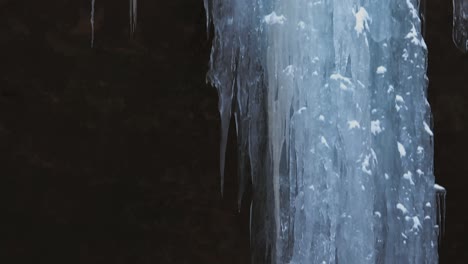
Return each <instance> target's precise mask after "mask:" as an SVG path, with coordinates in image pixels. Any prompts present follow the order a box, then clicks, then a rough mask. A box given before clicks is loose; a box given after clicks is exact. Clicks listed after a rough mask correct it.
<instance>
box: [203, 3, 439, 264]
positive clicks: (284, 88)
mask: <svg viewBox="0 0 468 264" xmlns="http://www.w3.org/2000/svg"><path fill="white" fill-rule="evenodd" d="M205 8H206V10H207V20H208V21H207V23H208V26H209V27H211V26H213V32H214V36H213V47H212V52H211V62H210V71H209V73H208V80H209V81H210V82H211V83H212V84H213V85H214V86H215V87H216V88H217V89H218V93H219V111H220V115H221V120H222V121H221V122H222V124H221V127H222V136H221V139H222V140H221V166H220V167H221V174H223V171H224V156H225V149H226V141H227V133H228V129H229V128H228V126H229V123H230V118H231V115H233V116H234V119H235V122H236V131H237V136H238V142H239V143H238V145H239V146H238V147H239V151H238V153H239V170H240V172H241V175H240V183H241V186H240V187H239V190H240V191H239V199H242V193H243V190H244V187H245V185H246V184H248V183H249V182H251V183H252V186H253V198H252V204H251V208H250V210H251V248H252V261H253V263H278V264H279V263H320V264H322V263H344V264H365V263H388V264H390V263H399V264H405V263H438V253H437V248H438V237H437V236H438V233H439V232H440V231H439V227H438V226H439V224H440V223H439V222H440V220H438V219H439V216H438V214H437V210H438V208H437V204H438V200H437V199H436V191H439V192H440V191H441V188H442V187H440V188H439V187H438V185H435V182H434V174H433V132H432V130H431V112H430V107H429V103H428V101H427V99H426V96H427V91H426V89H427V84H428V80H427V77H426V68H427V47H426V44H425V42H424V39H423V37H422V35H421V26H422V25H421V19H420V2H419V0H205ZM222 184H223V180H221V185H222ZM221 188H222V186H221ZM436 189H437V190H436Z"/></svg>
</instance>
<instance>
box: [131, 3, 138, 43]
mask: <svg viewBox="0 0 468 264" xmlns="http://www.w3.org/2000/svg"><path fill="white" fill-rule="evenodd" d="M129 2H130V9H129V11H130V16H129V18H130V35H132V36H133V34H134V33H135V29H136V25H137V0H129Z"/></svg>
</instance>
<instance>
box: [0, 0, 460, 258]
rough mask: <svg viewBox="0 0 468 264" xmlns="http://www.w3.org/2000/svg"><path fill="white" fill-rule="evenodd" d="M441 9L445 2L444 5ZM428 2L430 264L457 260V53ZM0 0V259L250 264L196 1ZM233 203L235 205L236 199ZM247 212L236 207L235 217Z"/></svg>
mask: <svg viewBox="0 0 468 264" xmlns="http://www.w3.org/2000/svg"><path fill="white" fill-rule="evenodd" d="M445 2H447V3H445ZM449 2H450V1H428V4H427V31H426V42H427V45H428V47H429V79H430V84H429V99H430V103H431V105H432V109H433V113H434V126H435V127H434V132H435V149H436V152H435V153H436V154H435V155H436V156H435V172H436V177H437V181H438V183H440V184H441V185H443V186H445V187H446V188H447V190H448V195H447V219H446V234H445V235H444V237H443V240H442V245H441V263H467V262H468V251H466V249H467V248H468V227H466V225H467V224H466V223H468V213H467V212H468V203H466V201H467V199H468V198H467V196H466V191H465V189H466V186H467V183H468V180H467V177H466V176H467V175H468V162H467V161H468V154H466V149H468V139H467V135H468V133H467V132H468V131H467V129H468V115H467V109H468V107H467V102H468V100H467V99H468V57H467V56H466V55H462V54H461V53H459V52H458V51H457V50H456V48H455V47H454V46H453V44H452V41H451V5H450V3H449ZM127 8H128V1H110V0H101V1H96V18H95V21H96V27H95V29H96V32H95V47H94V48H93V49H91V48H90V36H91V34H90V33H91V32H90V26H89V11H90V1H72V0H62V1H58V0H53V1H48V2H47V3H45V2H41V1H26V0H15V1H11V0H1V1H0V21H1V22H0V32H2V33H1V34H0V65H2V70H1V71H0V164H1V166H0V194H1V195H0V197H1V198H2V199H0V208H2V214H1V217H0V235H1V241H2V246H1V247H0V258H1V260H0V262H1V263H248V262H249V258H250V256H249V238H248V236H249V234H248V232H249V230H248V220H249V216H248V210H242V211H241V212H240V213H238V212H237V205H236V201H235V196H236V192H237V186H236V181H237V180H236V158H235V156H236V150H235V144H236V142H235V137H234V136H233V135H234V130H231V135H232V136H231V138H230V142H229V146H228V154H227V155H228V162H227V167H226V169H227V172H226V173H227V175H226V183H225V196H224V198H221V195H220V190H219V175H218V154H219V153H218V144H219V117H218V112H217V94H216V91H215V89H214V88H212V87H209V86H207V85H206V84H205V73H206V71H207V63H208V59H209V48H210V42H209V40H207V38H206V31H205V15H204V10H203V3H202V1H201V0H184V1H179V0H177V1H166V2H161V1H144V0H140V1H139V15H138V17H139V21H138V28H137V32H136V35H135V37H134V38H130V37H129V26H128V10H127ZM246 200H247V199H246ZM247 205H248V203H247V202H246V203H245V206H244V208H247Z"/></svg>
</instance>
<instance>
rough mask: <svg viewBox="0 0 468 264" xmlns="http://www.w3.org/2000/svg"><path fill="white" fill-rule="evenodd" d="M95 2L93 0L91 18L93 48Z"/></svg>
mask: <svg viewBox="0 0 468 264" xmlns="http://www.w3.org/2000/svg"><path fill="white" fill-rule="evenodd" d="M94 3H95V0H91V18H90V19H89V22H90V24H91V48H92V47H93V46H94Z"/></svg>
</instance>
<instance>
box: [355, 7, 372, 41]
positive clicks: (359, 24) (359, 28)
mask: <svg viewBox="0 0 468 264" xmlns="http://www.w3.org/2000/svg"><path fill="white" fill-rule="evenodd" d="M354 16H355V18H356V25H355V26H354V30H356V32H357V34H358V35H359V34H362V32H363V31H364V30H365V29H366V30H368V29H369V24H368V23H367V21H368V20H369V14H368V13H367V11H366V9H365V8H364V7H360V8H359V10H358V11H357V12H356V13H354Z"/></svg>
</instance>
